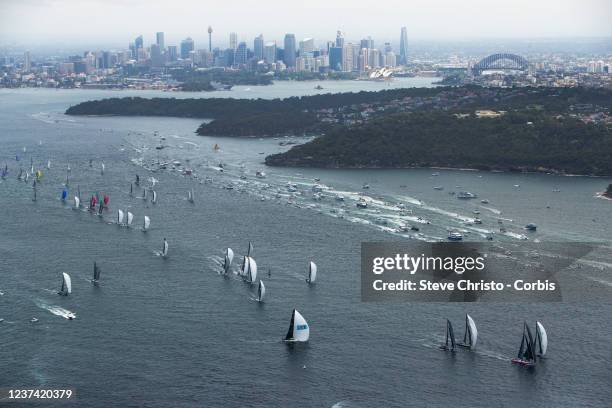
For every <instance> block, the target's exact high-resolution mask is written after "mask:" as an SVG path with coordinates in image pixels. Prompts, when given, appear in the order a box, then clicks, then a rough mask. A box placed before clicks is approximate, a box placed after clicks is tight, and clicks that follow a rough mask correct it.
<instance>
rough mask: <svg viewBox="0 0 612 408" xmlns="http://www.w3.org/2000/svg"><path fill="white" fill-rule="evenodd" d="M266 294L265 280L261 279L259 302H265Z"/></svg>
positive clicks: (258, 291) (258, 294)
mask: <svg viewBox="0 0 612 408" xmlns="http://www.w3.org/2000/svg"><path fill="white" fill-rule="evenodd" d="M265 295H266V286H265V285H264V283H263V281H262V280H260V281H259V287H258V288H257V299H256V300H257V301H258V302H263V300H264V296H265Z"/></svg>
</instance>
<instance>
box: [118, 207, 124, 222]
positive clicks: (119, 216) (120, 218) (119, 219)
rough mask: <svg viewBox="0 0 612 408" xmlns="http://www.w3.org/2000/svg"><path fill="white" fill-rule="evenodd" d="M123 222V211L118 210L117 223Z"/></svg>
mask: <svg viewBox="0 0 612 408" xmlns="http://www.w3.org/2000/svg"><path fill="white" fill-rule="evenodd" d="M121 224H123V211H122V210H117V225H121Z"/></svg>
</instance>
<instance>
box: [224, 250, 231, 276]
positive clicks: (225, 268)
mask: <svg viewBox="0 0 612 408" xmlns="http://www.w3.org/2000/svg"><path fill="white" fill-rule="evenodd" d="M229 268H230V265H229V258H228V257H227V255H225V261H224V262H223V271H224V272H225V273H226V274H227V273H228V272H229Z"/></svg>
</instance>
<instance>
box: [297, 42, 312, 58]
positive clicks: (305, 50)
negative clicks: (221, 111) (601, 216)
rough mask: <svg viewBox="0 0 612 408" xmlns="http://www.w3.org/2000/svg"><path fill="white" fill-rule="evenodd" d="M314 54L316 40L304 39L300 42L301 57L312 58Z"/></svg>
mask: <svg viewBox="0 0 612 408" xmlns="http://www.w3.org/2000/svg"><path fill="white" fill-rule="evenodd" d="M313 52H314V38H304V39H303V40H302V41H300V56H301V57H304V56H307V55H310V56H312V53H313Z"/></svg>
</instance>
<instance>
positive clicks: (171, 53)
mask: <svg viewBox="0 0 612 408" xmlns="http://www.w3.org/2000/svg"><path fill="white" fill-rule="evenodd" d="M177 58H178V52H177V49H176V45H169V46H168V61H171V62H173V61H176V59H177Z"/></svg>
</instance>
